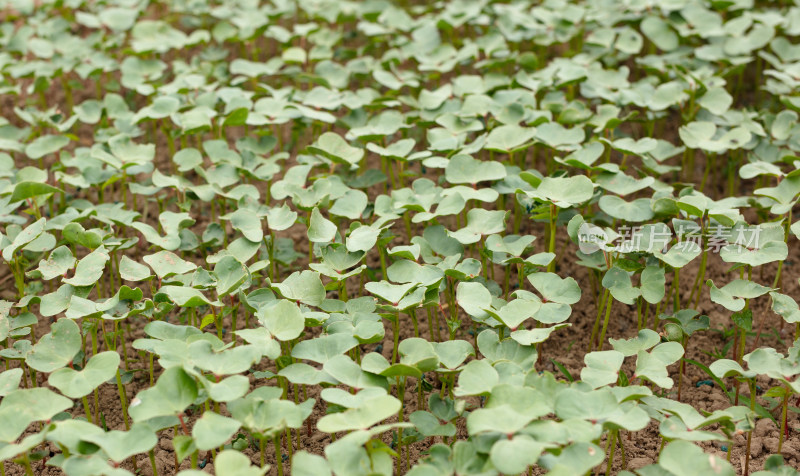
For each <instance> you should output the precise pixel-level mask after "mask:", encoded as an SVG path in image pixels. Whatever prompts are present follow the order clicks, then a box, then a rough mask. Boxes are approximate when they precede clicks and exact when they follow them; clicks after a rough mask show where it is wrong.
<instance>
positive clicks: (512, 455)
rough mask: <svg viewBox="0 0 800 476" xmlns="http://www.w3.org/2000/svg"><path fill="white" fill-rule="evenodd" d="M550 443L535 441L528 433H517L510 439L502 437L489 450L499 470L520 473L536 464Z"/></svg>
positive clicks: (490, 456) (507, 472)
mask: <svg viewBox="0 0 800 476" xmlns="http://www.w3.org/2000/svg"><path fill="white" fill-rule="evenodd" d="M547 447H548V445H546V444H544V443H541V442H538V441H535V440H534V439H533V438H531V437H530V436H527V435H516V436H514V437H513V438H510V439H500V440H499V441H497V442H496V443H495V444H494V445H492V449H491V451H490V452H489V458H490V460H491V461H492V464H493V465H494V467H495V468H497V470H498V471H500V472H501V473H503V474H519V473H523V472H525V469H526V468H528V467H529V466H531V465H534V464H536V462H537V461H538V460H539V455H541V454H542V452H544V450H545V449H546V448H547Z"/></svg>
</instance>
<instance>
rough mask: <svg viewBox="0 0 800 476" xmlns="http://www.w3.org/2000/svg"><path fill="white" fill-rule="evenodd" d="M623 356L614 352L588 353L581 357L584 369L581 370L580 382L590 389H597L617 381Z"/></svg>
mask: <svg viewBox="0 0 800 476" xmlns="http://www.w3.org/2000/svg"><path fill="white" fill-rule="evenodd" d="M624 358H625V356H624V354H622V353H621V352H618V351H616V350H605V351H600V352H590V353H588V354H586V355H585V356H584V357H583V361H584V362H585V363H586V367H584V368H583V369H581V380H583V381H584V382H586V383H588V384H589V385H591V386H592V388H599V387H602V386H604V385H609V384H612V383H614V382H616V381H617V379H618V378H619V369H620V367H621V366H622V360H623V359H624Z"/></svg>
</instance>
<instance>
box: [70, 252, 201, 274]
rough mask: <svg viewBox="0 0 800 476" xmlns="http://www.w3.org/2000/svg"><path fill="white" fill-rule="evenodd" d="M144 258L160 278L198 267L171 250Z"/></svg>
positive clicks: (187, 271) (184, 272) (183, 272)
mask: <svg viewBox="0 0 800 476" xmlns="http://www.w3.org/2000/svg"><path fill="white" fill-rule="evenodd" d="M142 259H143V260H144V262H145V263H147V264H148V265H149V266H150V267H151V268H153V271H155V272H156V276H158V279H164V278H166V277H168V276H172V275H175V274H186V273H189V272H191V271H194V270H195V269H197V265H196V264H194V263H191V262H189V261H186V260H184V259H182V258H181V257H180V256H178V255H176V254H175V253H173V252H171V251H159V252H158V253H155V254H152V255H147V256H145V257H144V258H142ZM78 266H80V264H78Z"/></svg>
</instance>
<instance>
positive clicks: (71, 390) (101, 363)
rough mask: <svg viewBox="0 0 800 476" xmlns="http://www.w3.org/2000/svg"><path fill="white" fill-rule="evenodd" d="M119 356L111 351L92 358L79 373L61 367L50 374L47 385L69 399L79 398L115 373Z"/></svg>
mask: <svg viewBox="0 0 800 476" xmlns="http://www.w3.org/2000/svg"><path fill="white" fill-rule="evenodd" d="M119 361H120V358H119V354H117V353H116V352H113V351H107V352H100V353H99V354H97V355H94V356H92V358H91V359H89V361H88V362H87V363H86V367H84V368H83V370H81V371H80V372H78V371H76V370H73V369H71V368H67V367H63V368H60V369H58V370H56V371H55V372H53V373H51V374H50V377H49V378H48V379H47V383H49V384H50V385H52V386H53V387H55V388H57V389H58V391H59V392H61V393H63V394H64V395H66V396H68V397H69V398H81V397H84V396H86V395H88V394H90V393H91V392H92V390H94V389H95V388H97V387H98V386H100V385H101V384H103V383H104V382H106V381H107V380H109V379H110V378H111V377H113V376H114V375H115V374H116V373H117V368H118V367H119Z"/></svg>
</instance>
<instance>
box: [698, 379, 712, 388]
mask: <svg viewBox="0 0 800 476" xmlns="http://www.w3.org/2000/svg"><path fill="white" fill-rule="evenodd" d="M703 385H708V386H709V387H713V386H714V382H713V381H711V380H700V381H699V382H697V383H696V384H695V385H694V386H695V387H702V386H703Z"/></svg>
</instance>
